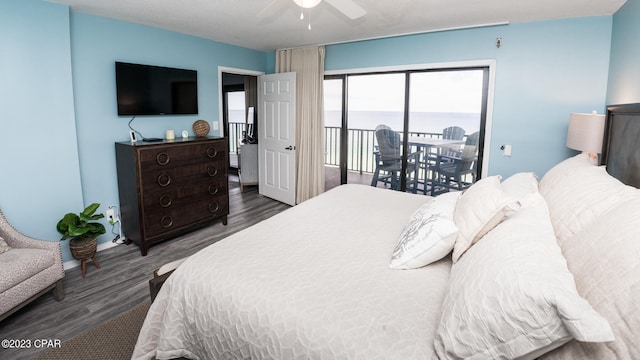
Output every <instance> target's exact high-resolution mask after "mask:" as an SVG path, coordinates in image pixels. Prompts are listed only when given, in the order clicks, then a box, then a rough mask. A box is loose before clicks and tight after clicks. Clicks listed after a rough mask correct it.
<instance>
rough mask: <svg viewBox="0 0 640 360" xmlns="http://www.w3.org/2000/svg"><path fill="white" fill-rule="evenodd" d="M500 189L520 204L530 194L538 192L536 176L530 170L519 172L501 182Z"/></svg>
mask: <svg viewBox="0 0 640 360" xmlns="http://www.w3.org/2000/svg"><path fill="white" fill-rule="evenodd" d="M502 190H504V192H505V193H507V195H509V196H511V197H512V198H514V199H516V200H518V202H520V204H521V205H522V204H523V203H524V202H526V201H527V199H528V198H529V196H530V195H531V194H537V193H538V178H537V177H536V174H534V173H532V172H520V173H517V174H513V175H511V176H509V177H508V178H507V179H506V180H504V181H503V182H502Z"/></svg>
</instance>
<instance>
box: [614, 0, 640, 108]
mask: <svg viewBox="0 0 640 360" xmlns="http://www.w3.org/2000/svg"><path fill="white" fill-rule="evenodd" d="M638 35H640V0H627V2H626V3H625V4H624V5H623V6H622V8H621V9H620V10H618V12H617V13H616V14H615V15H614V17H613V36H612V41H611V68H610V70H609V89H608V91H607V104H629V103H637V102H640V46H638Z"/></svg>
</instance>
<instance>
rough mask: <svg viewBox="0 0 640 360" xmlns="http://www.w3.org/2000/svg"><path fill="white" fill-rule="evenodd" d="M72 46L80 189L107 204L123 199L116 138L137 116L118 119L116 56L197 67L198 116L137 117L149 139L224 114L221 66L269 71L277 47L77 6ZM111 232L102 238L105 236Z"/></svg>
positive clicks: (125, 135) (126, 132) (89, 197)
mask: <svg viewBox="0 0 640 360" xmlns="http://www.w3.org/2000/svg"><path fill="white" fill-rule="evenodd" d="M71 48H72V50H73V51H72V62H73V89H74V94H75V99H76V122H77V127H78V148H79V152H80V171H81V178H82V194H83V197H84V199H85V200H86V202H99V203H101V204H103V205H104V206H107V205H118V204H119V200H118V184H117V178H116V164H115V153H114V141H126V140H128V139H129V128H128V126H127V123H128V122H129V120H130V119H131V117H118V115H117V112H116V88H115V73H114V62H115V61H125V62H133V63H141V64H151V65H159V66H169V67H176V68H186V69H193V70H197V71H198V97H199V98H198V108H199V114H198V115H197V116H195V115H191V116H140V117H136V119H135V120H134V121H133V123H132V126H133V127H134V128H135V129H136V130H138V131H140V132H141V133H142V134H143V135H144V136H145V137H164V132H165V130H166V129H174V130H175V131H176V134H180V133H181V132H182V130H188V131H189V132H190V133H193V131H192V128H191V125H192V124H193V122H194V121H195V120H198V119H205V120H207V121H209V123H211V121H212V120H219V107H218V105H219V96H218V66H225V67H233V68H241V69H248V70H256V71H265V66H266V64H267V59H268V58H270V57H272V54H271V53H265V52H261V51H255V50H250V49H246V48H241V47H237V46H232V45H228V44H222V43H218V42H214V41H210V40H205V39H202V38H197V37H193V36H188V35H183V34H178V33H175V32H170V31H165V30H160V29H156V28H151V27H147V26H142V25H137V24H132V23H127V22H122V21H116V20H111V19H106V18H102V17H97V16H92V15H87V14H81V13H75V12H72V13H71ZM211 133H212V134H214V131H212V132H211ZM215 134H216V135H217V134H218V132H217V131H216V132H215ZM104 209H106V208H104ZM104 209H103V210H104ZM109 228H110V227H109ZM125 235H126V234H125ZM111 238H113V236H112V235H110V236H108V237H107V236H104V237H103V239H101V242H105V241H109V240H111Z"/></svg>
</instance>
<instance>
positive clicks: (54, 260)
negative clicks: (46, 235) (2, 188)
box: [0, 210, 64, 321]
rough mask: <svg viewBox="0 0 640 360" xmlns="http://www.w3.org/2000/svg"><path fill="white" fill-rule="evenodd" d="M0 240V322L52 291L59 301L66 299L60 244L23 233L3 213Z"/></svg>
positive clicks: (0, 220) (0, 215) (0, 221)
mask: <svg viewBox="0 0 640 360" xmlns="http://www.w3.org/2000/svg"><path fill="white" fill-rule="evenodd" d="M0 239H1V240H2V241H0V252H1V253H0V321H1V320H3V319H5V318H6V317H8V316H9V315H11V314H13V313H14V312H16V311H17V310H19V309H20V308H22V307H23V306H25V305H27V304H28V303H30V302H31V301H33V300H35V299H37V298H38V297H40V296H41V295H43V294H45V293H47V292H49V291H51V290H53V296H54V298H55V299H56V300H58V301H60V300H62V299H63V298H64V289H63V287H62V278H63V277H64V269H63V267H62V254H61V252H60V243H59V242H57V241H56V242H52V241H43V240H37V239H33V238H30V237H28V236H26V235H24V234H22V233H20V232H19V231H17V230H16V229H15V228H13V226H11V224H9V222H8V221H7V219H6V218H5V216H4V214H3V213H2V211H1V210H0ZM5 243H6V245H8V246H6V245H5Z"/></svg>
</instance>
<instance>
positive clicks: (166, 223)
mask: <svg viewBox="0 0 640 360" xmlns="http://www.w3.org/2000/svg"><path fill="white" fill-rule="evenodd" d="M160 226H162V227H163V228H164V229H167V228H170V227H171V226H173V219H172V218H171V216H163V217H162V219H160Z"/></svg>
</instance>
